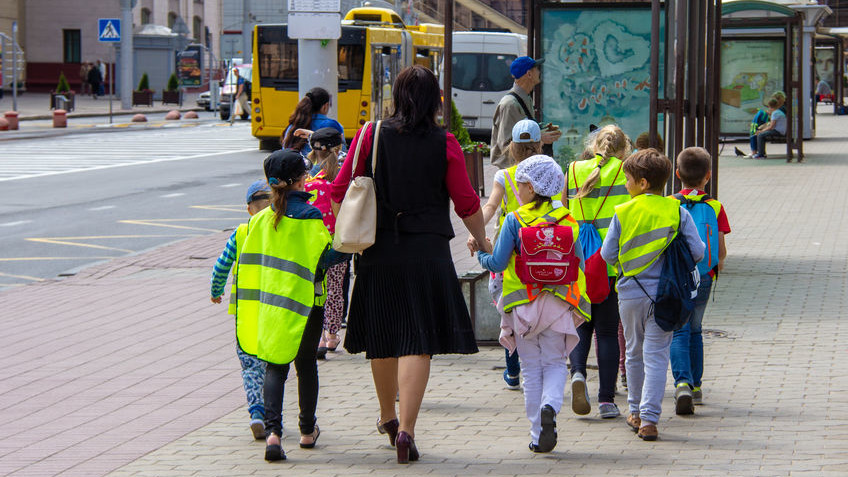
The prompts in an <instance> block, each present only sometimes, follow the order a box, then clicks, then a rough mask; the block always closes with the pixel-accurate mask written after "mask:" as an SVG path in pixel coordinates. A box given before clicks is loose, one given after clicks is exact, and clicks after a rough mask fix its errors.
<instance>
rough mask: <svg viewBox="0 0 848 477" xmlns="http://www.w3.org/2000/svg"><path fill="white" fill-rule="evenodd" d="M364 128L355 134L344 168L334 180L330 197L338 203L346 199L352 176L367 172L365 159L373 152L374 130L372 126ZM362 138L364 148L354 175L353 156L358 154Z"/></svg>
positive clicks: (360, 152)
mask: <svg viewBox="0 0 848 477" xmlns="http://www.w3.org/2000/svg"><path fill="white" fill-rule="evenodd" d="M363 129H364V128H360V129H359V131H357V132H356V135H354V136H353V140H352V141H351V142H350V147H349V148H348V150H347V151H348V154H347V156H346V157H345V160H344V163H343V164H342V168H341V169H340V170H339V173H338V175H337V176H336V179H335V180H334V181H333V184H332V187H331V189H330V198H331V199H332V200H333V202H335V203H337V204H341V203H342V200H344V196H345V193H346V192H347V187H348V185H350V180H351V178H352V177H359V176H361V175H362V174H363V173H364V172H365V159H366V158H367V157H368V154H371V143H372V142H373V139H372V137H373V131H372V130H371V128H368V130H367V131H364V132H363ZM363 136H364V139H363ZM360 139H362V140H363V141H365V142H363V143H362V149H361V150H360V151H359V161H358V163H357V164H356V170H355V171H353V175H351V170H350V169H351V168H352V167H353V156H354V154H356V145H357V144H358V143H359V141H360Z"/></svg>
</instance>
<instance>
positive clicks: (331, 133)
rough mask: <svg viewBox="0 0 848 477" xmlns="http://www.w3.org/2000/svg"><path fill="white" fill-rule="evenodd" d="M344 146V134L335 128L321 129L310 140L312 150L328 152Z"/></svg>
mask: <svg viewBox="0 0 848 477" xmlns="http://www.w3.org/2000/svg"><path fill="white" fill-rule="evenodd" d="M341 144H342V133H340V132H339V130H338V129H335V128H321V129H319V130H317V131H315V132H314V133H312V136H311V137H310V138H309V145H310V146H311V147H312V149H318V150H321V151H327V150H329V149H332V148H334V147H336V146H340V145H341Z"/></svg>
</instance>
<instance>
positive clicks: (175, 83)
mask: <svg viewBox="0 0 848 477" xmlns="http://www.w3.org/2000/svg"><path fill="white" fill-rule="evenodd" d="M179 88H180V80H178V79H177V74H176V73H171V76H170V77H169V78H168V86H167V87H166V88H165V91H176V90H178V89H179Z"/></svg>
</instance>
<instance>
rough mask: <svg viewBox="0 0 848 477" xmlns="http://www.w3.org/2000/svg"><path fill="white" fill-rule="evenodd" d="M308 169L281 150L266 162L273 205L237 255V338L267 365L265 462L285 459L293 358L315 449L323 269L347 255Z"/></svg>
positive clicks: (305, 433)
mask: <svg viewBox="0 0 848 477" xmlns="http://www.w3.org/2000/svg"><path fill="white" fill-rule="evenodd" d="M309 167H311V164H309V161H307V160H305V159H304V158H303V157H302V156H301V155H300V153H298V152H296V151H292V150H288V149H286V150H282V151H277V152H275V153H273V154H271V155H270V156H268V157H267V158H266V159H265V163H264V168H265V176H266V178H267V179H268V184H269V185H270V187H271V206H270V207H268V208H267V209H265V210H263V211H262V212H260V213H258V214H256V215H254V216H253V217H252V218H251V219H250V222H249V223H248V233H247V239H246V240H245V244H244V247H243V248H242V251H241V255H240V256H239V265H238V280H239V281H238V301H237V309H236V336H237V337H238V340H239V345H240V346H241V347H242V349H243V350H244V351H245V352H246V353H248V354H252V355H255V356H257V357H258V358H259V359H261V360H263V361H265V362H266V369H265V389H264V390H265V435H266V446H265V460H268V461H276V460H282V459H285V458H286V454H285V452H283V449H282V445H281V438H282V408H283V386H284V384H285V381H286V377H287V376H288V373H289V365H290V363H291V362H292V361H294V365H295V368H296V369H297V380H298V404H299V405H300V413H299V415H298V418H299V422H298V425H299V428H300V447H301V448H306V449H309V448H313V447H315V444H316V442H317V440H318V436H320V434H321V431H320V430H319V428H318V426H317V425H316V419H315V409H316V407H317V404H318V367H317V363H316V361H315V350H316V349H317V347H318V340H319V339H320V336H321V328H322V324H323V321H324V310H323V302H324V299H325V297H326V284H325V279H324V273H325V271H326V270H327V269H328V268H330V267H331V266H332V265H334V264H336V263H339V262H342V261H345V260H347V258H348V257H349V256H348V255H347V254H343V253H339V252H336V251H334V250H333V249H332V248H331V246H330V245H331V239H330V233H329V232H328V231H327V228H326V227H325V226H324V222H323V221H322V216H321V212H320V211H319V210H318V209H317V208H315V207H313V206H311V205H309V204H308V203H307V201H308V200H309V198H310V194H308V193H307V192H304V184H305V182H306V177H307V171H308V170H309Z"/></svg>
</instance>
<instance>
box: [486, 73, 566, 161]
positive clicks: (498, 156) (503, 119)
mask: <svg viewBox="0 0 848 477" xmlns="http://www.w3.org/2000/svg"><path fill="white" fill-rule="evenodd" d="M544 62H545V60H544V59H542V58H540V59H537V60H534V59H533V58H530V57H529V56H520V57H518V58H516V59H515V60H513V62H512V64H511V65H510V66H509V72H510V74H512V77H513V78H515V83H514V84H513V85H512V89H511V90H510V91H509V93H507V94H506V95H505V96H504V97H503V98H501V101H500V102H499V103H498V106H497V107H496V108H495V116H494V118H493V119H492V164H493V165H495V166H497V167H499V168H501V169H503V168H506V167H509V166H511V165H512V160H511V158H510V157H509V143H510V142H511V141H512V127H513V126H515V123H517V122H518V121H521V120H522V119H532V120H534V121H535V119H536V118H535V117H534V116H533V98H532V97H530V93H531V92H533V89H534V88H535V87H536V86H537V85H539V84H540V83H541V82H542V72H541V71H540V70H539V67H540V66H541V64H542V63H544ZM561 135H562V133H561V132H560V130H559V128H558V127H555V126H550V127H549V128H545V129H544V130H543V131H542V144H553V143H554V142H555V141H556V140H557V139H559V137H560V136H561Z"/></svg>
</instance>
